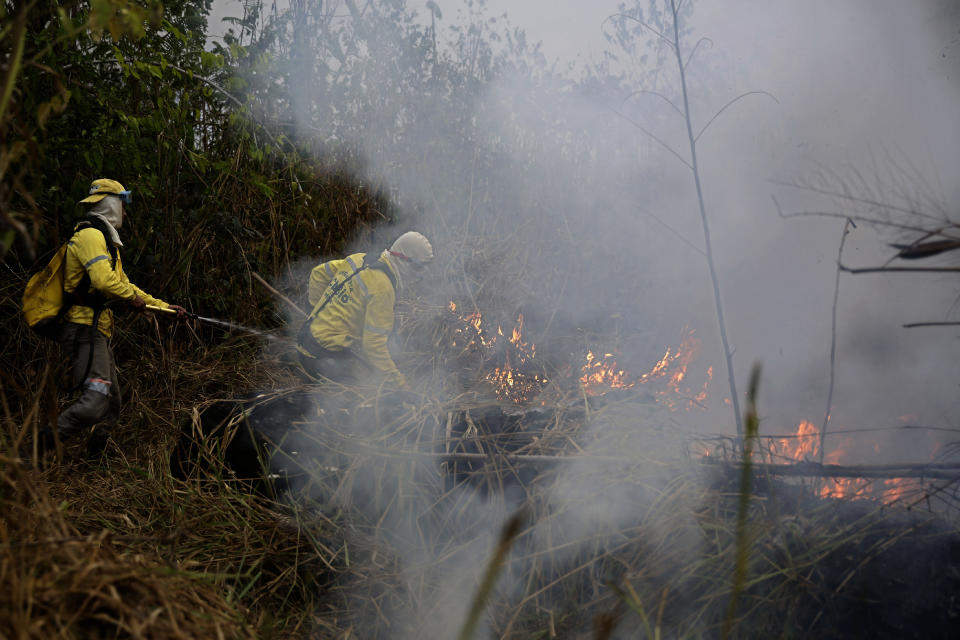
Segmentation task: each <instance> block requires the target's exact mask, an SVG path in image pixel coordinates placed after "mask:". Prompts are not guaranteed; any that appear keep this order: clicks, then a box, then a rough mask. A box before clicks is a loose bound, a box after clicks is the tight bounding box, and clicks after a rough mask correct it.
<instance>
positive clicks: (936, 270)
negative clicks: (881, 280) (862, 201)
mask: <svg viewBox="0 0 960 640" xmlns="http://www.w3.org/2000/svg"><path fill="white" fill-rule="evenodd" d="M840 269H842V270H843V271H846V272H847V273H881V272H888V273H889V272H892V271H897V272H905V271H909V272H913V273H960V267H863V268H860V269H853V268H851V267H847V266H845V265H840Z"/></svg>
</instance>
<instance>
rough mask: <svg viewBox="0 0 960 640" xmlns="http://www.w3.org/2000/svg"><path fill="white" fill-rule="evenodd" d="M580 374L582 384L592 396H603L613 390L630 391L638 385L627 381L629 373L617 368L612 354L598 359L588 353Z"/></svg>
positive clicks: (634, 381) (606, 354)
mask: <svg viewBox="0 0 960 640" xmlns="http://www.w3.org/2000/svg"><path fill="white" fill-rule="evenodd" d="M580 373H581V375H580V383H581V384H582V385H583V389H584V391H586V393H587V394H588V395H591V396H598V395H603V394H604V393H607V392H608V391H610V390H612V389H630V388H632V387H633V386H634V385H636V384H637V381H636V380H633V381H628V380H627V377H628V374H627V372H626V371H624V370H623V369H620V368H619V367H617V361H616V360H615V359H614V357H613V354H612V353H605V354H603V357H600V358H598V357H597V356H595V355H594V354H593V351H588V352H587V358H586V363H585V364H584V365H583V367H582V368H581V369H580Z"/></svg>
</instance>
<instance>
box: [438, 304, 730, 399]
mask: <svg viewBox="0 0 960 640" xmlns="http://www.w3.org/2000/svg"><path fill="white" fill-rule="evenodd" d="M447 308H448V309H449V310H450V312H451V313H453V314H454V315H456V317H457V320H458V325H457V326H456V328H455V329H454V335H453V340H452V346H454V347H457V348H460V349H462V350H463V351H470V352H475V353H480V354H481V355H482V356H483V357H484V359H485V360H486V359H487V358H488V357H489V358H491V359H495V360H498V361H500V363H501V364H499V365H498V366H495V367H494V369H493V371H492V372H490V373H487V374H486V375H484V376H483V379H484V380H485V381H486V382H488V383H489V384H491V386H492V387H493V390H494V393H495V394H496V396H497V398H498V399H502V400H511V401H513V402H516V403H524V402H528V401H530V400H531V399H532V398H533V397H535V396H536V395H537V394H538V393H539V392H540V391H541V390H542V389H543V388H544V387H545V386H546V385H547V383H548V382H549V380H548V379H547V377H546V376H545V375H543V374H542V373H538V372H532V371H531V369H533V365H534V363H535V360H536V355H537V350H536V349H537V348H536V345H535V344H533V343H532V342H528V341H527V340H526V339H525V338H524V334H523V330H524V318H523V314H522V313H521V314H519V315H518V316H517V319H516V322H515V323H514V325H513V327H511V328H510V329H509V330H505V329H504V327H503V326H502V325H499V324H498V325H497V327H496V329H491V327H490V326H489V323H485V322H484V318H483V315H482V314H481V312H480V311H479V310H477V311H474V312H472V313H469V314H463V315H461V314H460V313H459V308H458V307H457V304H456V303H455V302H453V301H451V302H450V303H449V304H448V305H447ZM685 331H686V330H685ZM501 338H502V340H501ZM699 349H700V341H699V339H697V338H696V337H695V335H694V332H693V331H686V335H685V337H684V339H683V340H682V341H681V344H680V346H678V347H676V348H673V347H670V348H668V349H667V350H666V351H665V352H664V355H663V357H661V358H660V359H659V360H657V362H656V363H655V364H654V365H653V367H652V368H651V369H650V371H648V372H647V373H644V374H642V375H639V376H632V375H631V374H629V373H628V372H627V371H626V370H625V368H623V367H621V366H619V365H618V363H617V360H616V355H615V354H614V353H612V352H610V351H606V350H604V351H601V350H599V349H596V350H588V351H587V354H586V356H585V358H584V362H583V364H582V365H581V366H580V369H579V373H578V375H577V378H578V379H579V381H580V383H581V385H582V388H583V390H584V392H585V393H586V394H588V395H590V396H600V395H604V394H606V393H608V392H610V391H612V390H614V389H620V390H623V389H631V388H633V387H635V386H637V385H643V384H648V383H652V382H653V381H660V383H661V385H662V386H661V385H658V387H660V388H658V389H657V390H656V391H654V392H653V396H654V399H655V400H656V401H657V402H659V403H661V404H664V405H666V406H667V407H668V408H670V409H677V408H680V407H685V406H689V407H693V406H695V405H699V406H701V407H702V406H703V403H704V402H705V401H706V398H707V388H708V385H709V383H710V381H711V380H712V378H713V367H710V368H708V369H707V380H706V381H705V382H704V383H703V384H702V387H699V388H697V389H696V390H694V389H691V388H687V387H685V386H684V385H685V384H686V381H687V372H688V367H689V365H690V363H691V362H693V360H694V359H695V358H696V357H697V354H698V353H699ZM599 354H602V355H599ZM561 371H563V370H562V369H561ZM560 375H561V377H563V374H562V373H561V374H560Z"/></svg>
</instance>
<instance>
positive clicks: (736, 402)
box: [670, 0, 743, 444]
mask: <svg viewBox="0 0 960 640" xmlns="http://www.w3.org/2000/svg"><path fill="white" fill-rule="evenodd" d="M670 7H671V10H672V12H673V44H674V47H673V51H674V53H675V54H676V57H677V68H678V69H679V71H680V86H681V88H682V89H683V115H684V121H685V122H686V125H687V139H688V140H689V143H690V167H691V171H692V172H693V181H694V184H695V185H696V187H697V203H698V204H699V206H700V221H701V222H702V224H703V240H704V246H705V247H706V254H707V265H708V266H709V267H710V280H711V282H712V283H713V300H714V303H715V304H716V309H717V325H718V326H719V329H720V342H721V343H722V345H723V356H724V359H725V360H726V364H727V381H728V382H729V384H730V402H731V404H732V405H733V416H734V418H735V420H736V425H737V436H738V437H739V438H740V439H741V440H742V439H743V419H742V417H741V416H740V398H739V397H738V395H737V382H736V378H735V376H734V370H733V353H732V352H731V351H730V342H729V340H728V339H727V327H726V323H725V321H724V316H723V303H722V301H721V299H720V279H719V277H718V276H717V268H716V264H715V263H714V260H713V245H712V244H711V242H710V224H709V222H708V220H707V208H706V205H705V204H704V201H703V188H702V186H701V184H700V169H699V165H698V163H697V139H696V136H694V134H693V122H692V120H691V116H690V100H689V98H688V96H687V75H686V70H685V69H684V65H683V57H682V53H681V51H680V25H679V24H678V23H679V17H678V8H677V4H676V0H670ZM741 444H742V442H741Z"/></svg>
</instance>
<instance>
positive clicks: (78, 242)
mask: <svg viewBox="0 0 960 640" xmlns="http://www.w3.org/2000/svg"><path fill="white" fill-rule="evenodd" d="M67 251H68V252H70V253H72V254H73V255H74V257H75V258H76V263H77V264H79V265H80V266H81V267H82V268H83V269H84V270H85V271H86V272H87V274H88V275H89V276H90V286H91V287H92V288H94V289H96V290H97V291H99V292H100V293H102V294H103V295H104V296H106V297H107V298H114V299H120V300H132V299H133V296H134V295H136V289H135V288H134V287H133V286H132V285H131V284H130V281H129V280H127V279H126V276H123V275H122V274H123V268H122V267H121V265H120V258H119V257H118V258H117V269H116V270H114V269H113V268H112V267H111V264H110V252H109V251H108V250H107V243H106V241H105V240H104V238H103V234H102V233H100V232H99V231H97V230H96V229H93V228H87V229H81V230H80V231H78V232H77V233H75V234H74V236H73V238H72V239H71V240H70V243H69V244H68V246H67ZM77 278H79V276H77Z"/></svg>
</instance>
